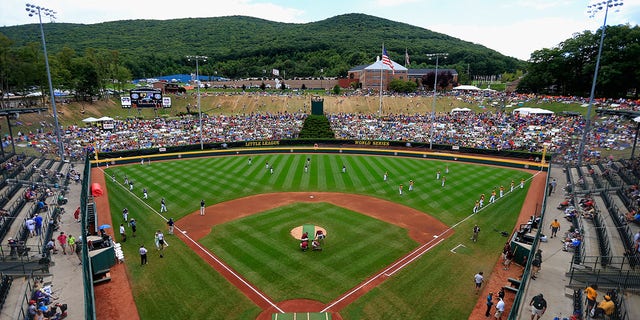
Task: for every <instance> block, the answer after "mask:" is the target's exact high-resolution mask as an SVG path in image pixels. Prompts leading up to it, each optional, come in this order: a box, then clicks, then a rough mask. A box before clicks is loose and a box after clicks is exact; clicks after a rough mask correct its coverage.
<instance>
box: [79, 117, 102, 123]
mask: <svg viewBox="0 0 640 320" xmlns="http://www.w3.org/2000/svg"><path fill="white" fill-rule="evenodd" d="M96 121H99V120H98V119H96V118H94V117H89V118H86V119H82V122H96Z"/></svg>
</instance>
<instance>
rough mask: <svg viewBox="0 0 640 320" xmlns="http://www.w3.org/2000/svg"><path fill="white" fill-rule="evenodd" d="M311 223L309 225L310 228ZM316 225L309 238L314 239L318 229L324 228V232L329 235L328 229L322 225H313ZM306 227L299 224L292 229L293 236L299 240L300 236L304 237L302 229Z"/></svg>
mask: <svg viewBox="0 0 640 320" xmlns="http://www.w3.org/2000/svg"><path fill="white" fill-rule="evenodd" d="M308 226H309V225H307V228H308ZM313 227H314V231H313V233H311V232H309V239H313V238H315V236H316V232H317V231H318V230H322V233H323V234H324V235H325V236H326V235H327V230H325V229H324V228H323V227H320V226H313ZM303 229H304V226H297V227H295V228H293V229H291V232H290V233H291V236H292V237H294V238H296V239H297V240H300V238H302V232H303V231H302V230H303Z"/></svg>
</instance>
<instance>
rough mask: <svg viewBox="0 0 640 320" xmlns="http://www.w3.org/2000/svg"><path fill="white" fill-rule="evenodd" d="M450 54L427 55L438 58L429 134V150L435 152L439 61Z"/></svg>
mask: <svg viewBox="0 0 640 320" xmlns="http://www.w3.org/2000/svg"><path fill="white" fill-rule="evenodd" d="M448 55H449V54H448V53H443V52H439V53H427V57H429V59H431V58H433V57H435V58H436V76H435V77H434V80H433V106H432V107H431V130H430V132H429V150H433V131H434V125H435V122H436V93H437V91H436V89H437V88H438V59H439V58H440V57H442V58H443V59H445V58H447V56H448Z"/></svg>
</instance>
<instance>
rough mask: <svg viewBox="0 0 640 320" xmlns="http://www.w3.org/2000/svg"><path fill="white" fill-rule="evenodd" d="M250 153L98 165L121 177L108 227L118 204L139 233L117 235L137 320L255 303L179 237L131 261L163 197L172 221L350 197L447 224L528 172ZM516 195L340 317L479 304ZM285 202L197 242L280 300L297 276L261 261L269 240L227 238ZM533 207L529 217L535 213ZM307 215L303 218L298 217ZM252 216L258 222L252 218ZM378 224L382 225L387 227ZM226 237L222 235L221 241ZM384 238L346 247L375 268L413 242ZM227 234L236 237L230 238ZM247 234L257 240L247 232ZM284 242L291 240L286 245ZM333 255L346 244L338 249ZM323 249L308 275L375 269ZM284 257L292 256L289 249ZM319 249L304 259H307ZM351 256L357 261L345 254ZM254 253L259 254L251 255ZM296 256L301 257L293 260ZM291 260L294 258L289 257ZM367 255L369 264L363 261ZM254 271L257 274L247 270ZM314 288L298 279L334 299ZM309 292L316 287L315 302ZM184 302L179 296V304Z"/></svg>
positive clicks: (242, 312)
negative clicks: (243, 204) (248, 202)
mask: <svg viewBox="0 0 640 320" xmlns="http://www.w3.org/2000/svg"><path fill="white" fill-rule="evenodd" d="M307 157H309V158H311V169H310V172H309V173H304V170H303V167H304V163H305V161H306V158H307ZM252 158H253V161H252V162H253V164H252V165H251V166H248V165H247V160H248V157H247V156H232V157H220V158H203V159H191V160H181V161H172V162H154V163H153V164H152V165H151V166H148V165H139V164H137V165H130V166H123V167H112V168H109V169H107V170H106V172H107V173H108V174H115V175H116V177H117V182H118V184H116V183H113V182H111V179H107V181H108V182H107V188H108V191H109V200H110V205H111V212H112V217H113V219H114V224H116V223H115V222H116V221H121V220H122V218H121V214H120V212H121V210H122V208H123V207H125V206H126V207H128V208H129V210H130V212H131V214H130V215H131V216H132V217H134V218H136V219H138V221H139V223H138V229H139V236H138V237H137V238H136V239H135V241H128V242H126V243H125V244H124V250H125V254H126V256H127V257H129V258H128V259H127V261H126V263H127V270H128V272H129V275H130V279H131V281H132V283H133V294H134V297H136V304H137V305H138V308H139V311H140V315H141V318H142V319H155V318H163V319H186V318H199V317H203V318H211V319H223V318H224V319H252V318H255V317H256V316H257V314H258V313H259V310H258V308H257V307H256V306H255V305H254V304H253V303H252V302H251V301H249V300H247V299H246V298H244V296H242V294H241V293H240V292H239V291H237V290H236V289H234V288H232V287H231V286H230V285H229V284H228V283H227V282H226V280H225V279H223V278H222V277H221V276H219V275H218V274H217V273H216V272H214V271H213V269H212V268H210V267H208V266H206V264H205V263H204V262H202V261H201V258H199V257H198V256H197V255H195V253H193V252H191V250H190V249H189V248H188V247H187V246H186V245H184V244H183V243H182V242H181V241H179V240H176V239H172V238H171V237H169V238H168V241H169V243H170V247H169V248H168V250H167V252H166V256H165V258H164V259H162V260H160V259H159V258H158V257H157V256H154V255H151V257H150V264H149V265H148V266H145V267H144V268H141V267H140V266H139V261H138V259H137V257H138V255H137V248H138V246H139V244H140V243H145V244H147V245H148V246H151V245H152V241H153V232H154V231H155V230H156V229H163V230H164V229H165V224H164V220H162V219H161V218H160V217H159V216H158V215H157V214H156V212H155V211H157V210H159V207H160V198H161V197H165V198H166V199H167V206H168V208H169V212H168V213H166V214H165V216H166V217H167V218H168V217H172V218H174V220H177V219H179V218H181V217H183V216H185V215H187V214H190V213H192V212H195V211H197V210H198V208H199V202H200V199H201V198H204V199H205V200H206V201H207V204H209V205H210V204H213V203H218V202H222V201H227V200H231V199H236V198H239V197H243V196H247V195H251V194H260V193H265V192H278V191H333V192H345V193H356V194H365V195H371V196H374V197H378V198H382V199H387V200H389V201H393V202H398V203H401V204H404V205H407V206H410V207H413V208H415V209H418V210H420V211H423V212H425V213H427V214H430V215H432V216H434V217H436V218H438V219H440V220H441V221H443V222H444V223H445V224H447V225H453V224H455V223H457V222H459V221H460V220H462V219H464V218H465V217H467V216H468V215H469V214H470V213H471V210H472V207H473V203H474V201H475V200H476V199H477V198H478V197H479V195H480V194H481V193H485V194H486V195H487V200H488V197H489V194H490V193H491V190H492V189H493V188H496V189H497V188H498V187H499V186H500V185H504V186H505V187H506V188H507V190H508V185H509V183H510V181H511V180H515V181H516V183H517V182H518V181H519V180H520V178H528V177H529V176H530V175H529V174H528V173H525V172H522V171H517V170H513V169H504V168H496V167H489V166H476V165H469V164H463V163H458V162H448V163H445V162H439V161H433V160H421V159H408V158H395V157H380V156H378V157H369V156H348V155H323V154H313V155H288V154H277V155H258V156H253V157H252ZM266 161H268V162H269V163H270V164H272V165H273V166H274V169H275V170H274V173H273V174H270V173H269V172H268V171H267V170H266V169H265V162H266ZM343 165H345V166H346V168H347V173H346V174H342V173H341V172H340V169H341V168H342V166H343ZM447 165H448V167H449V170H450V173H449V174H446V176H447V183H446V187H445V188H442V187H441V186H440V182H439V181H437V180H436V171H437V170H441V172H442V173H443V174H444V171H445V166H447ZM385 171H388V172H389V179H388V181H386V182H385V181H383V179H382V175H383V173H384V172H385ZM125 175H126V176H127V177H128V178H129V179H130V180H133V181H134V182H135V184H134V185H135V190H134V192H135V194H131V193H129V192H128V191H126V189H125V188H124V187H122V186H121V185H120V184H121V183H122V181H123V177H124V176H125ZM410 179H412V180H414V181H415V182H416V184H415V191H413V192H405V195H404V196H402V197H400V196H399V195H398V185H399V184H400V183H402V184H404V185H405V190H407V189H406V186H407V185H408V181H409V180H410ZM143 187H146V188H147V189H148V191H149V200H146V202H142V201H141V200H139V199H137V198H141V197H142V188H143ZM517 191H518V192H514V194H512V195H508V196H506V197H505V198H503V199H501V200H499V201H498V202H497V203H496V204H495V205H492V206H489V207H487V208H486V209H485V210H483V211H482V212H481V213H480V214H478V215H475V216H474V217H472V218H471V219H470V220H469V221H467V222H465V223H464V224H462V225H460V226H459V229H457V232H456V233H455V234H454V235H453V236H452V237H450V238H448V239H447V240H445V241H444V242H443V243H442V244H441V245H440V246H439V247H437V248H435V249H433V250H432V251H430V252H429V253H427V254H425V255H424V256H423V257H422V258H420V259H418V260H416V261H415V262H414V263H413V264H411V265H409V266H408V267H407V268H406V269H404V270H403V271H401V272H399V273H397V274H396V275H394V276H393V277H392V278H390V279H389V280H387V281H386V282H385V283H383V285H382V286H380V287H378V288H375V289H374V290H372V291H371V292H369V293H368V294H366V295H365V296H363V297H362V298H360V299H359V300H358V301H356V302H355V303H354V304H352V305H350V306H348V307H347V308H346V309H345V310H343V312H342V313H341V314H342V315H343V317H344V318H345V319H390V318H403V319H425V318H434V319H435V318H438V319H462V318H466V317H468V315H469V313H470V312H471V310H472V309H473V306H474V305H475V301H476V300H477V297H476V296H475V295H474V293H473V283H472V279H473V274H475V273H476V272H477V271H479V270H483V271H484V272H485V274H486V275H487V276H489V272H490V270H491V269H492V267H493V265H494V264H495V262H496V259H497V258H498V257H499V253H500V250H501V248H502V245H503V244H504V241H505V238H502V237H501V236H500V235H499V233H498V232H494V231H493V230H494V229H495V230H506V231H511V230H512V229H513V224H514V222H515V220H516V218H517V216H518V214H519V212H520V207H521V205H522V203H523V201H524V197H525V192H526V189H525V190H519V189H518V190H517ZM136 197H137V198H136ZM147 204H148V206H147ZM329 207H332V206H329ZM333 208H335V207H333ZM288 209H290V208H286V209H275V210H273V211H272V212H268V213H264V214H263V215H264V216H263V217H262V218H264V217H269V218H270V219H271V218H273V221H272V222H269V223H268V222H267V221H269V220H267V221H263V219H261V218H260V216H254V217H248V218H245V219H243V220H242V221H235V222H231V223H229V224H227V225H222V226H218V227H216V229H218V231H219V233H220V234H218V233H217V232H214V234H213V235H211V236H210V237H207V238H205V239H203V243H204V244H205V245H207V246H211V247H212V248H213V251H214V253H216V254H220V255H221V256H224V257H225V259H228V260H229V262H230V263H231V265H232V266H233V267H234V268H236V269H237V270H239V271H242V273H243V275H244V276H246V277H247V278H251V279H254V278H255V279H256V282H257V283H261V284H262V285H264V286H265V288H264V290H265V292H269V294H272V293H273V294H274V297H275V298H276V300H277V299H279V298H280V297H282V298H283V299H287V298H288V297H291V296H293V295H292V294H291V293H290V292H287V290H288V288H290V286H291V285H292V284H291V283H292V281H293V280H295V279H288V280H289V282H288V283H287V282H285V283H280V282H281V281H282V279H283V278H285V276H286V275H280V274H279V273H278V268H279V267H281V266H280V265H279V262H276V261H280V259H278V257H274V258H270V259H268V260H267V261H264V256H263V255H265V253H263V252H261V251H263V250H264V248H266V247H269V246H268V245H265V244H262V243H261V242H255V245H254V246H252V245H251V244H248V243H250V242H251V241H250V240H248V239H247V238H245V237H239V236H238V235H233V236H232V234H233V232H232V230H234V229H237V230H239V232H240V233H243V232H246V230H253V232H266V231H267V230H264V229H265V228H266V229H269V228H278V226H277V225H276V224H275V223H276V221H277V220H278V218H279V217H282V216H284V215H287V212H286V211H287V210H288ZM320 209H322V210H327V209H326V208H318V209H317V210H320ZM314 210H315V209H314ZM531 210H532V212H533V210H534V208H532V209H531ZM328 211H334V210H333V209H331V210H328ZM343 215H344V216H345V218H346V219H347V220H354V221H359V219H360V218H358V219H356V218H354V217H359V216H361V215H359V214H355V213H347V214H343ZM311 218H312V217H307V219H306V220H305V219H302V220H300V224H302V223H305V222H307V220H309V219H311ZM367 219H369V218H367ZM303 220H304V221H303ZM311 220H314V219H311ZM261 221H263V222H264V223H265V225H261V224H260V222H261ZM281 221H286V219H285V220H281ZM318 221H319V220H318ZM270 223H271V224H270ZM287 223H288V221H287ZM296 223H298V222H296ZM352 223H354V222H353V221H340V220H335V221H326V222H325V221H319V222H317V224H318V225H321V226H325V225H330V226H331V228H328V230H331V229H334V228H335V229H336V230H345V231H341V232H347V231H348V232H352V230H353V229H354V228H357V226H356V225H353V224H352ZM376 223H380V222H376ZM473 223H478V224H479V225H480V226H481V227H482V230H483V231H482V232H481V235H480V240H479V241H478V243H475V244H471V243H469V242H470V241H469V240H468V237H469V235H470V230H471V227H472V226H473ZM252 224H253V225H252ZM384 225H385V227H386V228H390V226H389V225H388V224H384ZM246 228H249V229H246ZM280 228H281V229H280V231H279V232H284V230H286V229H287V228H288V226H281V227H280ZM341 228H342V229H341ZM376 228H379V227H376ZM390 229H391V228H390ZM269 230H272V229H269ZM214 231H216V230H214ZM253 232H252V233H253ZM329 232H331V231H329ZM394 232H396V231H394ZM225 234H228V235H229V236H223V235H225ZM266 237H267V238H268V237H269V236H266ZM271 238H272V240H277V239H285V238H286V236H285V235H282V234H276V235H272V236H271ZM386 240H387V241H386V243H385V244H378V246H385V247H390V248H388V249H389V252H388V253H387V252H386V251H385V253H381V254H380V255H381V256H382V257H381V258H373V257H372V258H371V259H370V258H369V257H367V256H365V257H361V255H362V254H361V253H357V252H356V251H352V252H351V253H349V254H351V255H352V257H353V258H358V259H359V260H360V259H362V260H364V264H365V265H369V266H371V268H373V266H375V265H376V264H381V265H384V263H386V261H390V260H393V259H392V258H393V257H397V256H398V255H401V251H403V250H404V249H405V248H406V247H407V246H410V242H407V241H408V238H406V236H394V237H391V238H388V239H386ZM234 241H242V242H244V243H243V244H242V245H238V243H234ZM254 241H257V240H255V239H254ZM327 241H328V243H331V244H333V242H332V241H334V239H332V238H331V237H329V238H328V239H327ZM459 243H462V244H465V245H466V246H467V247H468V248H469V250H468V251H466V252H462V253H459V254H453V253H451V252H450V251H449V250H450V249H451V248H453V247H454V246H455V245H458V244H459ZM342 246H344V244H340V247H342ZM286 247H289V244H287V245H286ZM270 249H272V250H274V251H278V252H280V253H281V252H282V250H287V249H286V248H284V247H282V248H280V247H279V246H276V245H273V246H271V247H270ZM339 250H340V249H339V248H336V247H331V250H330V251H332V254H335V255H338V254H341V253H339V252H338V251H339ZM342 250H349V251H351V250H354V249H352V248H347V247H344V248H342ZM328 252H329V251H327V252H322V253H321V254H322V255H323V256H322V257H323V258H324V259H327V260H326V262H327V263H332V265H331V268H330V269H328V270H331V272H330V273H322V274H318V275H316V276H317V277H324V276H326V277H329V276H330V277H332V278H331V279H333V281H339V282H340V281H342V280H344V279H346V278H349V279H351V277H353V278H356V279H353V281H357V280H358V278H360V279H361V278H362V277H363V276H366V275H370V274H371V272H372V271H370V270H371V269H365V270H361V271H360V273H358V270H354V269H352V268H349V265H348V264H349V263H350V261H349V260H347V261H339V262H335V261H331V257H326V256H329V255H328V254H326V253H328ZM333 252H335V253H333ZM258 253H259V254H258ZM292 253H293V254H298V253H300V252H299V251H297V250H296V248H295V247H293V248H292ZM316 253H317V252H316ZM316 253H314V252H307V253H305V254H308V255H309V256H310V255H311V254H316ZM354 254H355V255H356V256H353V255H354ZM257 256H260V257H261V259H253V258H255V257H257ZM249 257H252V259H249ZM325 257H326V258H325ZM294 258H308V257H305V256H300V255H298V257H295V256H294ZM293 260H294V262H295V259H293ZM367 260H372V261H371V262H367ZM297 263H301V261H300V260H299V261H298V262H297ZM294 266H295V264H294ZM325 266H326V264H325ZM254 269H255V270H259V272H255V273H254V271H253V270H254ZM373 269H375V268H373ZM374 271H375V270H374ZM313 272H314V273H316V272H317V271H313ZM367 273H368V274H367ZM269 275H273V277H270V276H269ZM252 281H253V280H252ZM342 282H345V281H342ZM313 283H317V281H311V282H309V283H308V284H305V288H307V287H308V288H307V289H305V290H308V291H309V292H314V295H313V296H309V298H310V299H316V300H319V301H323V302H326V301H330V300H331V299H332V295H333V293H332V292H330V291H329V289H327V287H326V284H317V285H315V286H314V287H312V285H313ZM296 285H298V284H296ZM340 285H342V286H343V287H347V288H348V287H349V286H350V285H351V284H349V283H340ZM351 286H352V285H351ZM298 288H299V287H296V289H295V290H299V289H298ZM261 289H262V288H261ZM340 290H342V289H339V288H338V289H336V291H340ZM318 291H323V292H324V293H323V294H321V295H319V296H318V297H316V296H315V295H316V293H317V292H318ZM343 291H344V290H343ZM334 298H335V297H334ZM187 299H188V301H185V300H187Z"/></svg>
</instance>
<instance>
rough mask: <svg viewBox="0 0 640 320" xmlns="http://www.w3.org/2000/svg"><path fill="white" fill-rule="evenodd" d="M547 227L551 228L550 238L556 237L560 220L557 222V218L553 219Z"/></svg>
mask: <svg viewBox="0 0 640 320" xmlns="http://www.w3.org/2000/svg"><path fill="white" fill-rule="evenodd" d="M549 228H551V238H553V237H557V236H558V235H557V233H558V230H560V222H558V219H553V221H551V225H550V226H549Z"/></svg>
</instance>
